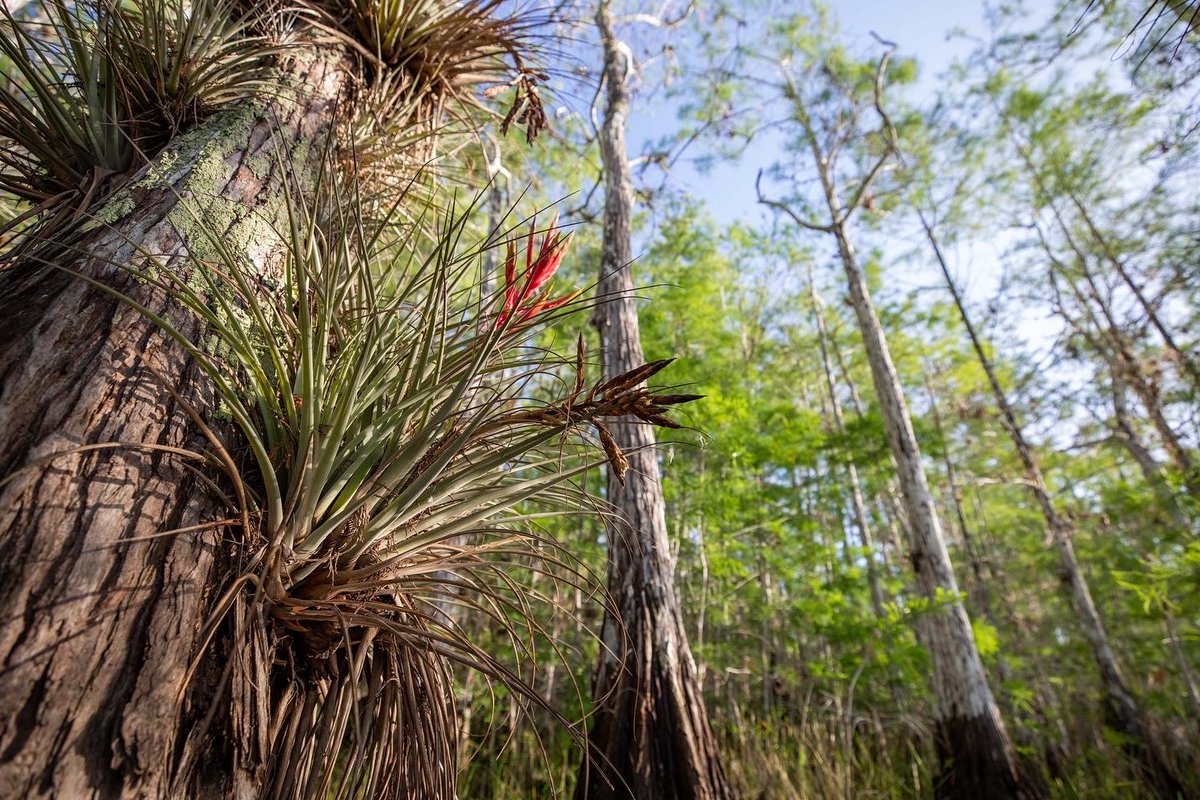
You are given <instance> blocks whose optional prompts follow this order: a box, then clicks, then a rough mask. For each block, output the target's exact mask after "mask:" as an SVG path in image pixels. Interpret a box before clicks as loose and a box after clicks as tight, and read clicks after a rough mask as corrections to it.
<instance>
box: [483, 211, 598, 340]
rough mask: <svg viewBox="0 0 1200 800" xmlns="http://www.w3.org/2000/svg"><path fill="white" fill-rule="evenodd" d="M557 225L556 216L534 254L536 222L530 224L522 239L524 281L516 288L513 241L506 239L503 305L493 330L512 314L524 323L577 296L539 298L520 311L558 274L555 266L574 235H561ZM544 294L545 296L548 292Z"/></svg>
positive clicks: (559, 263)
mask: <svg viewBox="0 0 1200 800" xmlns="http://www.w3.org/2000/svg"><path fill="white" fill-rule="evenodd" d="M557 225H558V214H555V215H554V219H553V221H552V222H551V224H550V227H549V228H548V229H547V231H546V235H545V236H544V237H543V238H542V241H541V245H540V246H539V247H538V249H537V253H536V255H535V254H534V249H533V246H534V238H535V233H536V229H537V228H536V222H535V223H531V224H530V226H529V233H528V234H527V236H526V238H525V269H524V272H523V273H522V274H523V277H524V280H523V281H521V286H520V287H518V285H517V283H518V281H517V265H516V262H517V242H516V241H515V240H511V239H510V240H509V242H508V248H507V258H506V259H505V262H504V280H505V286H504V306H503V308H502V309H501V311H500V314H499V315H498V316H497V318H496V327H497V328H499V327H501V326H503V325H504V324H505V323H506V322H508V320H509V318H510V317H511V316H512V315H513V314H514V313H515V314H517V315H518V320H519V321H521V322H524V321H526V320H529V319H531V318H532V317H534V316H536V315H537V314H539V313H541V312H543V311H550V310H553V309H555V308H558V307H559V306H562V305H564V304H565V303H568V302H570V301H571V300H574V299H575V298H576V297H578V296H579V295H580V292H575V293H574V294H571V295H568V296H566V297H562V298H558V299H556V300H549V299H546V298H543V299H542V300H541V301H539V302H536V303H534V304H533V305H531V306H528V307H526V308H524V309H522V308H521V307H522V306H524V305H525V304H526V302H527V301H529V300H530V299H531V298H533V297H534V296H535V295H537V294H538V292H539V291H540V290H541V289H542V287H544V286H546V284H547V283H548V282H549V281H550V280H551V279H552V278H553V277H554V274H555V273H556V272H558V268H559V266H561V265H562V261H563V258H564V257H566V255H567V250H568V249H569V248H570V246H571V239H572V237H573V236H574V234H573V233H568V234H565V235H564V234H563V233H562V232H561V231H559V230H558V228H557ZM545 294H546V295H547V296H548V295H549V291H547V292H546V293H545Z"/></svg>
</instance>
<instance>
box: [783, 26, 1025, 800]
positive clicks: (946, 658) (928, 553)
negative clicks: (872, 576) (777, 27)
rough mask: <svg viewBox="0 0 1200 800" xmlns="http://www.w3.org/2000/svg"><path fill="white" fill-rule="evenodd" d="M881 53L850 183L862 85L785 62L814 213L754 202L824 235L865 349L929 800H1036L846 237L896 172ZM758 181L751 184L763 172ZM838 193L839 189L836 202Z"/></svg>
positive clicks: (826, 65) (829, 66)
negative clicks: (931, 754) (927, 660)
mask: <svg viewBox="0 0 1200 800" xmlns="http://www.w3.org/2000/svg"><path fill="white" fill-rule="evenodd" d="M890 56H891V50H890V49H889V51H888V53H887V54H886V55H885V56H884V57H883V58H881V59H880V61H879V62H878V64H877V65H876V68H875V69H874V74H873V77H872V78H870V79H869V82H868V83H866V87H867V88H865V89H864V87H863V86H862V85H861V83H860V84H859V86H858V87H857V88H858V89H859V90H860V91H865V92H866V93H867V96H869V97H871V98H872V100H871V101H867V102H870V103H871V104H872V105H873V111H874V112H875V114H876V115H877V116H878V119H879V123H880V129H879V131H878V132H876V133H875V136H874V137H872V144H873V146H874V147H875V150H876V154H875V155H874V156H873V157H871V160H870V161H869V163H868V165H867V166H866V168H865V169H864V170H863V172H862V173H860V174H858V175H856V176H852V177H849V178H848V177H847V176H846V175H845V171H844V169H840V168H839V165H838V160H839V156H840V155H841V154H842V153H844V152H845V151H846V148H847V146H850V145H852V143H853V142H854V141H855V140H856V139H859V138H861V137H863V136H864V135H865V134H864V131H863V130H862V128H861V125H862V121H861V120H862V115H863V114H864V113H865V112H866V111H867V108H865V106H866V105H867V104H866V103H865V102H862V101H860V100H859V99H858V98H857V97H855V95H854V94H853V93H854V91H855V83H854V81H855V80H856V79H857V80H860V81H861V80H862V79H861V78H856V77H855V75H853V74H851V75H847V76H843V77H840V78H834V79H833V80H831V81H830V84H831V88H830V89H828V90H826V93H825V94H822V93H821V92H820V90H818V89H815V88H814V87H813V86H810V85H808V84H807V83H806V82H807V81H810V80H813V79H815V78H816V77H817V75H818V70H825V74H828V73H829V71H830V70H834V69H837V67H838V65H837V64H836V63H835V62H833V61H832V59H831V60H828V61H825V62H823V63H822V62H820V61H819V60H818V63H817V66H816V67H814V68H813V69H810V70H809V71H807V72H805V73H804V74H803V75H800V76H797V75H796V74H795V71H794V69H795V68H793V67H792V66H791V65H790V64H789V65H787V66H785V67H784V68H783V72H784V75H785V80H786V83H785V85H784V87H783V92H784V95H785V97H786V99H787V100H788V101H789V102H790V105H791V108H792V112H793V118H794V119H795V121H796V123H797V124H798V126H799V129H800V133H801V137H802V141H803V143H804V145H805V146H806V147H807V149H808V151H809V154H810V155H811V164H812V169H813V170H814V172H815V174H816V177H817V180H818V184H819V187H820V201H819V203H820V205H821V206H822V207H823V211H822V215H821V216H820V217H819V218H817V217H809V216H805V215H804V214H803V213H802V212H801V211H799V210H797V209H796V208H794V207H793V206H792V205H790V204H788V203H786V202H784V201H780V200H773V199H769V198H767V197H765V196H764V195H763V193H762V190H761V188H760V189H759V201H760V202H762V203H764V204H766V205H768V206H770V207H771V208H774V209H776V210H777V211H779V212H781V213H784V214H786V215H787V216H788V217H790V218H791V219H792V220H793V221H795V222H796V223H797V224H799V225H801V226H802V227H804V228H807V229H809V230H812V231H815V232H818V233H821V234H824V235H827V236H830V237H831V238H832V239H833V240H834V242H835V244H836V246H837V253H838V258H839V260H840V262H841V266H842V268H843V270H844V273H845V277H846V282H847V287H848V289H849V302H850V305H851V307H852V308H853V309H854V314H855V317H856V319H857V321H858V327H859V331H860V333H861V334H862V337H863V343H864V345H865V347H866V353H867V360H868V363H869V364H870V368H871V377H872V380H873V382H874V385H875V393H876V397H877V399H878V401H879V407H880V411H881V412H882V415H883V422H884V430H885V432H886V435H887V439H888V445H889V447H890V449H891V451H892V455H893V456H894V458H895V461H896V468H897V472H898V478H899V484H900V492H901V497H902V499H903V505H904V509H905V512H906V516H907V520H908V525H907V532H908V535H909V542H908V550H909V552H908V555H909V560H910V562H911V564H912V567H913V572H914V574H915V576H916V581H917V587H918V589H919V591H920V594H921V596H922V597H923V598H924V599H925V600H926V601H928V602H929V603H931V608H930V609H929V610H928V611H926V612H925V613H923V614H922V616H921V619H920V623H919V625H920V627H919V638H920V640H921V643H922V645H923V646H924V647H925V648H926V650H928V651H929V654H930V657H931V659H932V661H933V690H934V695H935V698H936V703H937V705H936V708H935V710H934V721H935V725H936V732H935V737H936V744H937V751H938V758H939V772H940V773H941V774H940V777H939V780H938V785H937V790H936V792H937V795H938V796H939V797H945V798H961V797H978V798H1014V797H1037V796H1039V794H1040V789H1039V787H1038V786H1037V785H1036V784H1035V783H1034V782H1032V781H1031V780H1030V779H1028V778H1027V777H1025V776H1023V775H1022V774H1021V771H1020V770H1019V769H1018V765H1017V760H1016V753H1015V751H1014V749H1013V745H1012V742H1011V740H1010V739H1009V735H1008V731H1007V729H1006V727H1005V725H1004V722H1003V720H1002V719H1001V717H1000V711H999V709H998V707H997V705H996V701H995V698H994V697H993V695H992V691H991V688H990V686H989V685H988V680H987V676H986V674H985V672H984V669H983V663H982V661H981V660H980V656H979V650H978V648H977V646H976V644H975V638H974V633H973V631H972V629H971V622H970V619H969V618H968V616H967V612H966V609H965V608H964V607H963V605H962V602H961V600H960V599H959V590H958V583H957V580H956V578H955V576H954V571H953V568H952V565H951V563H950V556H949V553H948V551H947V549H946V543H945V540H944V537H943V534H942V527H941V522H940V520H939V519H938V514H937V510H936V506H935V503H934V499H933V496H932V494H931V492H930V489H929V484H928V480H927V478H926V475H925V468H924V465H923V464H922V461H921V450H920V447H919V445H918V443H917V438H916V433H915V432H914V430H913V425H912V419H911V416H910V414H909V410H908V404H907V402H906V400H905V396H904V389H903V386H902V385H901V384H900V379H899V376H898V375H897V372H896V367H895V365H894V363H893V361H892V356H891V353H890V351H889V349H888V345H887V339H886V336H885V334H884V331H883V326H882V325H881V323H880V321H879V316H878V314H877V312H876V310H875V306H874V304H873V302H872V300H871V295H870V291H869V289H868V287H867V279H866V275H865V274H864V272H863V270H862V267H861V265H860V263H859V259H858V254H857V252H856V250H855V247H854V244H853V241H852V237H851V234H850V222H851V219H852V217H853V216H854V214H855V213H858V212H861V210H862V209H864V208H866V207H868V206H870V205H873V203H874V199H873V196H872V192H873V190H874V188H875V183H876V181H877V180H878V179H879V177H880V176H881V175H882V174H883V173H884V172H886V171H888V170H890V169H892V168H894V166H895V158H896V131H895V129H894V127H893V124H892V121H891V119H890V117H889V116H888V114H887V112H886V110H885V108H884V102H883V93H884V84H885V80H886V78H887V75H888V64H889V61H890ZM849 69H853V67H849ZM802 84H804V88H803V89H802V88H801V85H802ZM839 87H844V88H839ZM830 95H836V96H839V97H840V98H844V100H843V102H844V103H845V105H844V106H840V107H839V106H833V107H827V106H828V103H829V99H828V97H829V96H830ZM814 98H815V99H814ZM821 103H824V104H826V106H822V108H824V110H826V111H828V113H829V119H824V118H822V119H817V118H816V117H815V116H814V114H813V112H812V110H811V107H810V106H811V105H817V104H821ZM759 177H760V182H761V177H762V176H761V175H760V176H759ZM843 192H847V193H848V197H847V198H846V199H843Z"/></svg>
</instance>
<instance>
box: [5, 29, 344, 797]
mask: <svg viewBox="0 0 1200 800" xmlns="http://www.w3.org/2000/svg"><path fill="white" fill-rule="evenodd" d="M291 61H292V64H291V69H290V70H289V71H288V82H289V83H288V85H291V86H295V87H299V91H296V92H294V93H293V92H280V93H278V94H276V95H275V96H273V97H271V98H270V99H269V100H268V101H266V102H265V105H258V106H255V105H247V106H245V107H242V108H235V109H233V110H230V111H228V112H225V113H221V114H219V115H217V116H214V117H212V118H210V119H209V120H207V121H206V122H205V123H203V124H202V125H200V126H199V127H197V128H196V129H195V130H193V131H192V132H191V133H189V134H186V135H185V136H183V137H182V138H181V139H180V140H178V141H177V142H176V143H174V144H173V145H172V146H171V147H170V148H169V150H168V152H166V153H164V154H163V155H161V156H160V157H159V158H158V159H157V160H156V162H155V163H154V164H151V165H150V166H149V167H148V168H146V169H145V170H143V172H142V174H141V176H138V177H137V178H136V179H135V180H134V181H133V182H132V183H131V184H130V185H129V188H127V189H125V190H122V191H120V192H118V194H117V195H116V196H115V197H113V198H112V199H110V200H109V201H108V202H107V203H106V204H105V205H103V206H102V207H101V208H100V209H99V211H98V212H97V213H98V217H99V218H100V219H101V220H104V221H106V222H109V223H112V224H111V227H109V226H103V225H101V226H96V227H95V228H94V229H93V230H91V231H90V232H85V233H83V234H82V235H81V236H80V237H79V238H78V240H77V241H76V242H75V243H74V245H73V246H71V247H67V248H62V249H59V250H57V251H56V252H48V251H44V252H43V255H44V256H45V257H47V258H48V259H49V260H50V261H52V262H53V263H54V264H57V265H59V266H61V267H62V268H63V269H62V270H59V269H54V268H51V267H50V266H49V265H48V264H47V262H44V261H39V260H36V259H29V260H26V261H24V262H23V263H20V264H17V265H14V266H12V267H10V268H7V269H5V270H4V271H3V272H2V273H0V476H5V477H6V478H7V482H5V483H4V484H2V485H0V531H2V532H3V533H2V534H0V575H3V580H0V607H3V608H4V609H5V619H4V623H3V626H0V664H2V665H3V667H2V669H0V787H4V788H3V790H0V793H3V794H4V796H5V797H59V798H117V797H180V796H188V797H214V798H218V797H219V798H224V797H251V796H257V795H258V794H259V793H260V790H261V783H260V781H261V775H262V771H263V760H264V759H265V758H266V757H267V756H268V753H266V752H262V750H261V748H260V747H259V745H260V744H261V742H262V741H263V738H264V737H265V732H262V731H259V730H256V729H255V728H254V721H255V719H256V717H255V714H254V711H253V710H252V709H239V708H237V707H236V703H234V702H230V701H228V700H227V701H226V702H225V704H224V706H219V705H217V706H215V705H214V701H213V698H214V695H215V694H217V689H218V685H220V684H222V683H224V682H225V680H226V677H227V674H228V673H227V672H225V664H224V663H223V662H224V655H223V654H221V653H219V652H212V651H213V648H211V647H208V646H207V642H206V641H205V639H204V638H203V637H202V635H201V628H202V624H203V623H204V621H205V619H206V616H207V614H208V612H209V610H210V609H211V606H212V603H213V600H214V597H215V595H216V594H217V593H218V592H220V591H221V590H223V589H224V588H225V587H224V586H223V585H222V579H223V576H224V575H225V574H226V570H225V569H223V567H224V566H225V565H227V563H228V561H229V560H230V559H231V558H236V556H237V554H236V547H235V546H234V545H232V544H231V540H233V541H235V540H236V538H237V536H236V531H237V524H236V523H237V520H230V519H228V518H229V517H230V516H236V514H231V513H230V512H229V510H228V509H226V508H225V507H224V505H223V504H222V503H221V502H219V501H218V500H217V498H216V496H215V495H214V494H213V493H211V492H209V491H208V490H207V489H206V486H205V484H206V481H207V479H201V478H200V477H199V475H200V472H201V469H202V468H203V466H204V465H203V463H202V462H200V461H196V460H189V459H188V457H187V456H186V455H182V454H181V452H180V450H171V449H169V448H200V447H203V446H204V442H203V440H202V439H201V438H200V437H199V436H198V434H197V432H196V430H195V428H194V426H193V425H192V424H191V423H190V422H189V418H188V414H187V413H185V410H184V408H183V405H182V403H181V401H180V400H179V399H173V395H172V392H173V393H174V396H175V397H177V398H180V399H182V401H186V402H187V403H190V404H191V405H192V406H194V407H196V408H197V409H199V410H200V412H201V413H204V412H206V411H209V410H211V409H213V408H214V402H213V397H212V396H211V393H210V392H209V390H207V389H206V388H205V387H206V386H207V382H206V381H203V380H201V377H200V375H199V371H198V370H197V369H196V368H195V366H194V364H193V363H191V361H190V359H189V358H188V357H187V355H186V353H185V352H184V351H183V350H182V349H181V348H179V347H177V346H176V345H174V344H173V343H172V342H171V341H170V340H168V338H167V337H166V336H165V335H164V334H163V333H162V332H161V331H160V330H159V329H157V328H156V327H155V326H154V325H153V324H151V323H150V322H149V321H148V320H147V319H146V318H145V317H144V316H143V315H142V314H141V313H139V312H138V311H135V310H133V309H132V308H130V307H129V306H128V305H125V304H123V303H121V302H118V301H117V300H115V299H113V297H112V296H110V295H108V294H106V293H104V292H102V291H99V290H97V289H95V288H93V287H92V286H90V285H89V284H88V283H87V282H85V281H84V280H80V279H79V278H77V277H75V276H73V275H71V274H69V273H71V272H77V273H79V274H80V275H83V276H86V277H87V278H90V279H93V280H96V281H99V282H102V283H104V284H107V285H110V286H113V287H115V288H117V289H119V290H121V291H124V292H127V293H129V294H131V295H132V296H133V297H134V298H135V299H136V300H137V301H138V302H140V303H143V304H144V305H146V306H148V307H149V308H150V309H151V310H152V311H154V312H156V313H160V314H162V315H165V316H167V317H168V318H170V319H172V320H173V321H174V322H175V323H176V324H177V325H178V326H179V327H180V329H181V330H182V331H183V332H184V333H185V334H186V335H188V336H190V337H193V339H196V340H198V337H199V336H200V335H201V333H202V331H201V330H200V325H199V323H198V321H197V320H196V319H193V318H189V317H188V316H187V315H186V314H184V313H183V312H182V311H181V309H180V308H178V307H176V306H174V305H173V304H172V303H171V302H169V301H168V299H167V298H166V297H165V296H164V294H163V293H162V292H161V291H159V290H156V289H154V288H152V287H150V286H148V285H146V284H142V283H138V282H137V281H136V280H134V279H132V278H131V277H130V276H129V273H128V272H124V271H121V270H120V269H118V268H117V267H115V266H114V264H116V265H142V264H145V263H146V262H147V261H148V259H149V258H153V260H154V261H157V263H158V265H159V268H161V269H164V270H169V271H171V272H172V273H173V274H174V275H175V276H176V277H177V278H179V279H181V280H186V279H187V276H188V275H189V274H191V272H192V271H194V270H196V269H197V268H198V267H197V262H196V257H197V256H202V255H203V254H204V251H205V248H206V246H207V245H208V242H207V240H206V238H205V235H204V234H203V233H200V232H198V231H196V230H195V226H194V223H193V222H192V221H193V220H194V219H195V217H196V216H197V215H198V216H202V217H204V218H205V219H206V220H207V221H208V222H209V223H211V224H218V225H220V226H222V228H223V231H224V234H225V235H224V239H225V241H226V242H227V243H229V244H230V246H233V247H237V248H240V249H241V250H242V251H243V252H244V253H245V254H246V256H247V257H248V258H249V259H250V261H251V262H252V263H253V265H254V266H255V268H257V269H260V270H261V271H262V273H263V274H264V275H267V274H269V273H270V271H271V270H272V268H274V267H276V266H278V259H277V256H278V254H279V249H278V247H277V246H276V245H278V241H277V237H276V236H275V235H274V232H273V229H272V227H271V226H272V225H273V224H274V225H278V226H280V229H282V226H283V225H286V216H285V209H284V204H283V202H282V197H283V195H282V191H281V189H282V185H283V184H282V181H283V179H284V176H283V175H282V174H281V172H282V170H281V168H280V165H279V162H278V159H277V158H276V154H277V153H288V154H308V156H304V155H300V156H299V157H300V159H301V161H300V163H297V164H293V165H291V166H290V169H289V173H291V174H296V175H299V176H300V177H301V179H303V175H304V171H305V169H306V167H308V168H311V169H315V167H316V161H317V158H318V157H319V155H320V150H321V148H320V146H318V143H319V141H320V140H321V139H323V137H324V135H325V134H326V133H327V132H328V131H329V129H330V126H331V122H332V120H333V109H334V107H335V105H336V102H337V99H338V97H339V95H340V94H341V91H342V87H343V85H344V81H345V76H346V73H345V71H344V70H343V69H342V68H341V65H340V63H339V61H338V59H333V58H327V57H325V56H323V55H320V54H317V53H314V52H310V51H309V50H308V49H306V48H297V50H296V51H294V53H293V55H292V56H291ZM305 158H308V159H309V160H310V161H311V163H307V164H306V163H304V159H305ZM192 285H198V284H197V283H193V284H192ZM111 443H121V444H120V446H112V444H111ZM197 659H199V665H200V668H199V669H198V670H197V672H196V679H195V680H194V681H193V682H192V683H191V684H188V683H187V682H186V680H185V679H186V677H187V676H188V674H189V668H190V667H191V665H192V663H193V661H194V660H197ZM228 691H232V692H233V693H234V694H235V695H236V694H237V692H238V687H237V686H232V687H229V688H228ZM210 721H214V722H215V724H214V725H213V726H211V727H209V725H208V723H209V722H210ZM206 728H207V729H208V732H207V733H206V732H205V730H206ZM218 728H220V729H221V731H218V730H217V729H218Z"/></svg>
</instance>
